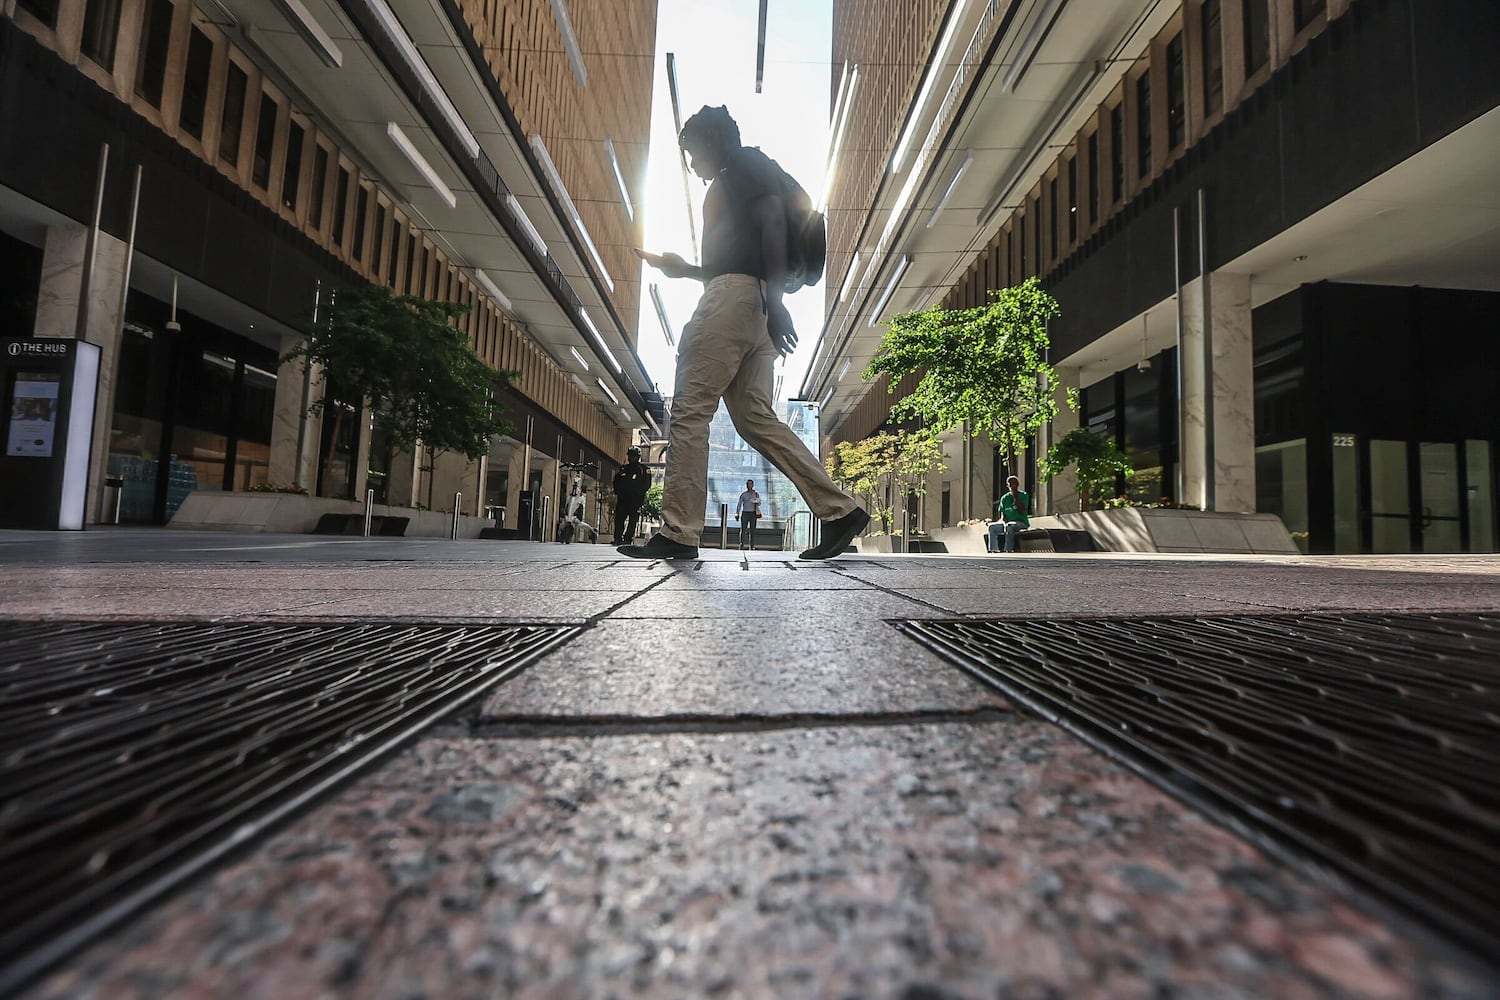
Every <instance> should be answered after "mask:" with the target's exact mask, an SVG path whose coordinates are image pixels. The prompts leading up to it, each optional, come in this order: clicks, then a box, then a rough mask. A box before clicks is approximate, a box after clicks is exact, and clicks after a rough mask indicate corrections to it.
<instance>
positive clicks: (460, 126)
mask: <svg viewBox="0 0 1500 1000" xmlns="http://www.w3.org/2000/svg"><path fill="white" fill-rule="evenodd" d="M364 4H365V7H366V8H368V9H369V11H370V13H372V14H374V15H375V19H376V20H377V21H379V22H380V26H381V27H382V28H384V29H385V33H386V34H387V35H389V36H390V38H391V41H392V42H394V43H395V45H396V50H397V51H398V52H400V53H401V58H403V59H405V60H406V64H407V66H408V67H409V68H410V69H411V71H412V72H413V73H415V74H416V75H417V79H418V80H419V81H420V82H421V84H422V89H424V90H426V91H427V96H428V97H430V98H432V102H433V103H434V104H436V105H437V109H438V113H439V114H441V115H442V116H443V120H444V121H446V122H447V123H448V127H449V128H451V129H453V131H454V133H455V134H456V135H457V136H458V141H459V142H461V143H463V147H464V151H465V152H466V153H468V154H469V156H470V157H471V158H472V157H476V156H478V155H479V140H478V139H476V138H474V133H473V132H470V131H469V126H468V125H467V124H465V122H464V116H463V115H461V114H459V113H458V108H456V107H454V106H453V102H452V101H450V100H449V99H448V94H447V92H446V91H444V90H443V88H442V85H441V84H439V83H438V81H437V77H435V76H433V75H432V70H431V68H429V67H428V65H427V60H425V59H423V58H422V53H421V52H419V51H417V46H416V43H415V42H413V41H412V40H411V36H410V35H408V34H407V33H406V29H405V28H403V27H401V22H400V20H398V19H397V17H396V15H395V13H394V12H392V10H391V8H390V7H389V6H388V5H387V4H386V2H385V0H364Z"/></svg>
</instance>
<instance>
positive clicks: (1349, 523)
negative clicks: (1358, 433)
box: [1319, 434, 1360, 552]
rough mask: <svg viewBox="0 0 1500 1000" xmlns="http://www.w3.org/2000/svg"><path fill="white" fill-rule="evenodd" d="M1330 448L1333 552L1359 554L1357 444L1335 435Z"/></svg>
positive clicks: (1350, 439)
mask: <svg viewBox="0 0 1500 1000" xmlns="http://www.w3.org/2000/svg"><path fill="white" fill-rule="evenodd" d="M1332 444H1333V551H1335V552H1358V551H1360V544H1359V448H1358V447H1357V445H1358V442H1357V440H1356V438H1355V436H1354V435H1353V434H1335V435H1333V439H1332ZM1319 544H1320V543H1319ZM1320 551H1321V549H1320Z"/></svg>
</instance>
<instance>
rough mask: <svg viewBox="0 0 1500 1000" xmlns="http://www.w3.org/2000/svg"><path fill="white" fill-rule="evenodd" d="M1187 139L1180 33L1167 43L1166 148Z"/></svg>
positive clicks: (1185, 90) (1185, 92) (1184, 77)
mask: <svg viewBox="0 0 1500 1000" xmlns="http://www.w3.org/2000/svg"><path fill="white" fill-rule="evenodd" d="M1186 139H1187V80H1186V76H1185V75H1184V70H1183V66H1182V35H1180V34H1179V35H1178V36H1177V37H1175V38H1173V39H1172V40H1171V41H1170V42H1168V43H1167V148H1168V149H1177V148H1178V147H1179V146H1181V145H1182V144H1183V141H1184V140H1186Z"/></svg>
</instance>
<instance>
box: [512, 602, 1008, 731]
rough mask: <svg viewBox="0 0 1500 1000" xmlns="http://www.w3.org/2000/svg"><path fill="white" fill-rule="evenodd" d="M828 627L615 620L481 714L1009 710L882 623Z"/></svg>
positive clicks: (535, 669)
mask: <svg viewBox="0 0 1500 1000" xmlns="http://www.w3.org/2000/svg"><path fill="white" fill-rule="evenodd" d="M825 625H826V621H825V620H821V619H819V620H814V621H801V620H793V621H778V620H775V619H764V618H756V619H751V620H749V621H746V622H742V623H739V624H738V625H737V627H735V628H733V629H726V628H725V627H724V625H723V623H721V622H718V621H715V620H713V619H708V618H695V619H687V620H684V621H680V622H662V621H656V620H643V619H635V620H627V619H616V620H607V621H604V622H601V623H599V624H598V625H596V626H595V627H593V628H591V629H589V630H588V631H586V632H585V633H584V634H582V635H580V636H579V637H578V638H576V639H574V640H573V641H572V642H570V643H568V644H567V645H566V646H563V647H562V648H560V649H558V650H556V651H554V652H553V653H551V654H549V655H548V656H547V657H546V658H544V659H542V660H541V661H539V662H537V663H536V664H534V665H532V666H531V667H529V668H527V669H526V671H525V672H524V673H522V674H521V675H520V676H519V677H517V678H516V679H514V680H512V681H510V682H509V683H507V684H505V685H504V686H502V687H500V688H498V689H496V691H495V692H494V694H493V695H491V696H490V698H489V699H488V700H487V701H486V702H485V706H484V714H485V715H488V716H497V715H498V716H506V717H524V718H534V719H547V718H552V717H558V716H561V717H577V716H593V717H598V716H608V717H627V718H635V719H652V718H663V717H670V716H702V717H710V716H712V717H720V718H726V719H733V718H738V717H743V716H747V715H753V716H762V717H771V718H776V717H787V716H797V715H830V714H842V715H854V714H874V713H898V714H899V713H907V714H911V713H921V712H942V711H971V710H974V709H978V708H985V707H1002V706H1004V705H1005V704H1006V703H1005V701H1004V700H1003V699H1002V698H1000V697H999V696H997V695H995V694H993V693H991V692H990V691H989V689H987V688H984V687H981V686H980V685H979V684H978V683H976V682H974V681H972V680H970V679H969V678H968V676H967V675H966V674H964V673H962V672H961V671H958V670H955V669H953V667H951V666H949V665H948V664H947V663H946V662H945V661H943V660H941V659H939V658H938V657H937V656H935V655H934V654H932V653H930V652H928V651H927V650H926V649H924V648H923V647H922V646H920V645H919V644H917V643H915V642H913V641H911V640H910V639H908V638H906V637H905V636H902V635H900V634H899V633H897V632H896V630H895V629H894V628H892V627H891V626H890V625H888V624H887V623H885V622H874V623H871V624H869V625H865V626H861V627H858V628H849V629H829V628H826V627H824V626H825ZM893 647H894V649H893ZM893 652H894V653H895V655H892V654H893Z"/></svg>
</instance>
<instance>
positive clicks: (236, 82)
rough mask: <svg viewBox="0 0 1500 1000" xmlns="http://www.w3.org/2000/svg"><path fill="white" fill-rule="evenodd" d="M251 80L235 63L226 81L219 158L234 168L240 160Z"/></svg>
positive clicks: (231, 64)
mask: <svg viewBox="0 0 1500 1000" xmlns="http://www.w3.org/2000/svg"><path fill="white" fill-rule="evenodd" d="M249 85H250V78H249V77H248V76H246V75H245V71H244V70H242V69H240V68H239V66H238V65H237V64H235V63H233V62H231V63H230V64H229V77H228V79H226V80H225V81H224V114H223V116H222V117H223V121H222V123H221V131H220V132H219V158H220V159H222V160H223V161H224V162H225V163H228V164H230V165H231V166H233V165H234V164H236V163H238V162H239V160H240V132H241V131H242V130H243V126H244V121H245V88H246V87H248V86H249Z"/></svg>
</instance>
